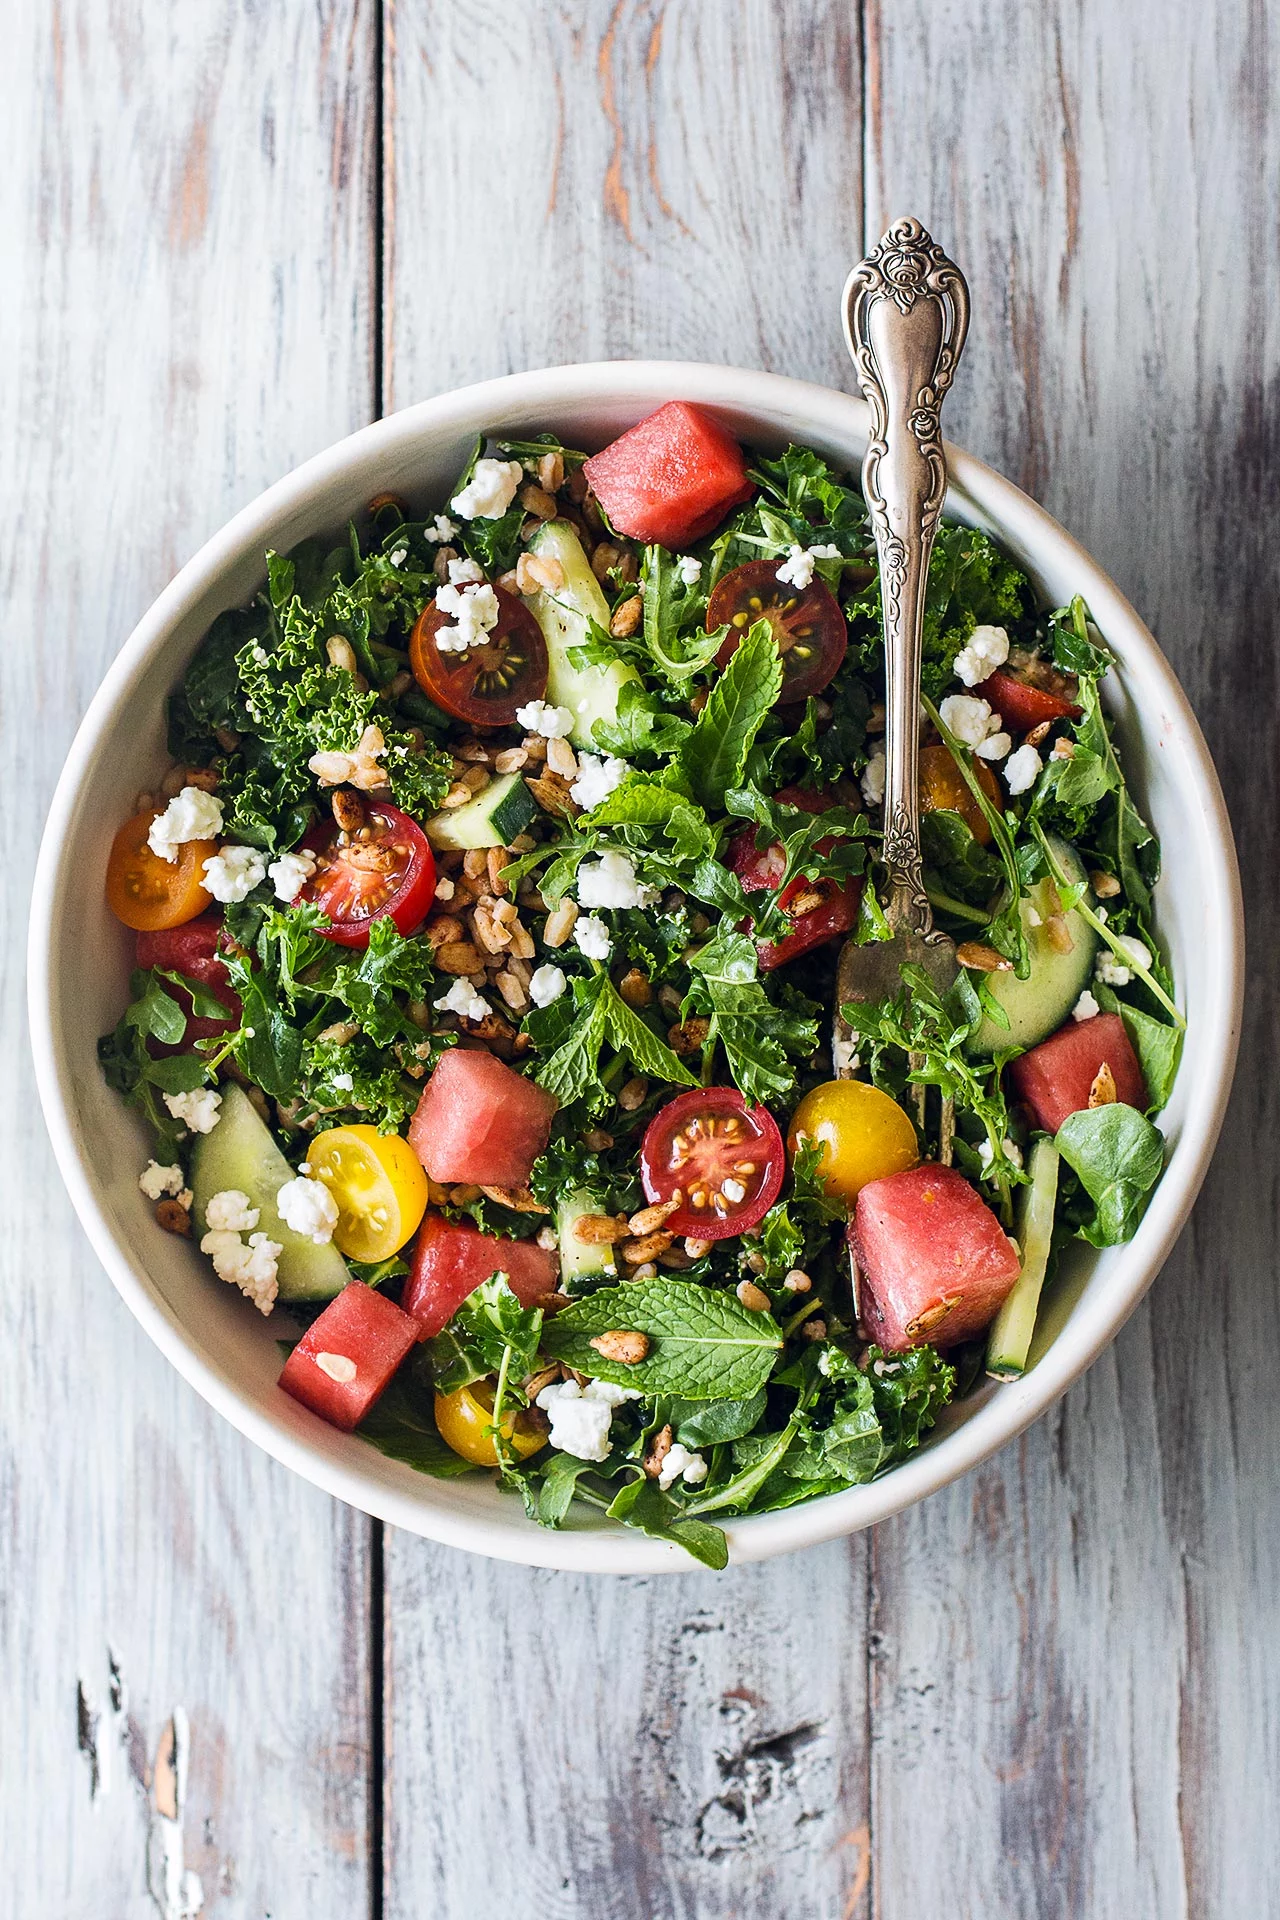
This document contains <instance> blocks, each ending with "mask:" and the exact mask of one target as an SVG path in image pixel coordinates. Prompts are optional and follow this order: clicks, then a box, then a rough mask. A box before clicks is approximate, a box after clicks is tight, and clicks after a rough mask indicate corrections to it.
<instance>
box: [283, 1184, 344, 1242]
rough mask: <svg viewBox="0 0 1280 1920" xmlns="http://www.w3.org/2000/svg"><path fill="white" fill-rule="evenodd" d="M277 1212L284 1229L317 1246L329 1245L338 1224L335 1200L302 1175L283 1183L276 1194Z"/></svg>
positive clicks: (321, 1186) (328, 1192)
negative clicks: (298, 1234) (290, 1229)
mask: <svg viewBox="0 0 1280 1920" xmlns="http://www.w3.org/2000/svg"><path fill="white" fill-rule="evenodd" d="M276 1212H277V1213H278V1214H279V1215H280V1218H281V1219H282V1220H283V1221H284V1223H285V1225H286V1227H290V1228H292V1230H293V1232H294V1233H300V1234H301V1235H302V1237H303V1239H304V1240H310V1241H311V1242H312V1243H313V1245H315V1246H317V1247H326V1246H328V1244H329V1242H330V1240H332V1238H333V1230H334V1228H335V1227H336V1226H337V1224H338V1203H337V1201H336V1200H335V1199H334V1197H333V1195H332V1194H331V1193H330V1191H329V1189H328V1187H326V1186H324V1185H323V1184H322V1182H321V1181H319V1180H313V1179H312V1178H311V1176H310V1174H308V1173H305V1172H303V1173H299V1174H298V1176H297V1178H296V1179H294V1180H286V1181H285V1183H284V1185H283V1186H282V1187H281V1188H280V1191H279V1192H278V1193H277V1194H276Z"/></svg>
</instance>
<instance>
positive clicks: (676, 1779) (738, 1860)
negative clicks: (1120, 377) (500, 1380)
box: [385, 0, 869, 1920]
mask: <svg viewBox="0 0 1280 1920" xmlns="http://www.w3.org/2000/svg"><path fill="white" fill-rule="evenodd" d="M388 52H389V65H388V70H387V87H386V98H387V103H388V123H389V124H388V136H389V147H388V151H389V155H390V156H391V157H392V165H391V171H390V173H389V176H388V184H387V193H386V197H387V205H388V209H389V226H388V234H387V260H388V274H387V285H388V295H389V304H388V311H387V323H386V338H387V389H388V395H389V403H392V404H397V405H402V404H404V403H406V402H407V401H409V400H411V399H415V398H418V397H420V396H421V395H423V394H426V393H429V392H432V391H435V390H437V389H439V388H442V387H446V386H449V385H451V384H454V383H456V382H460V381H465V380H470V379H476V378H480V377H482V376H485V375H489V374H494V373H501V372H505V371H508V370H510V369H512V368H516V367H521V366H533V365H538V364H546V363H553V362H563V361H569V360H574V359H588V358H603V357H609V356H614V355H618V356H621V355H638V356H648V355H655V356H666V357H679V356H687V357H691V358H700V359H709V360H727V361H738V362H741V363H743V364H746V365H757V366H758V365H763V366H769V367H776V368H780V369H784V370H787V371H790V372H795V373H800V374H804V375H808V376H810V377H813V378H818V379H826V380H833V381H836V382H840V381H842V380H843V379H844V377H845V370H846V365H847V363H846V361H845V358H844V350H843V347H842V345H841V343H840V338H839V332H838V324H837V318H836V315H837V307H836V298H837V294H838V290H839V286H840V283H841V281H842V279H843V276H844V273H845V271H846V270H847V266H848V258H847V256H848V255H849V254H850V253H851V251H854V250H856V240H855V235H856V233H857V229H858V220H859V209H860V161H861V132H860V119H859V101H860V86H859V77H858V71H859V70H858V35H857V16H856V11H855V10H853V9H851V8H849V7H847V6H844V5H837V4H823V5H820V6H808V5H801V4H799V0H786V3H784V4H777V3H775V0H750V3H749V4H747V5H744V6H742V7H739V8H733V9H729V8H710V7H706V6H700V5H697V4H695V0H676V4H671V5H668V6H666V7H658V6H653V5H648V4H640V5H635V6H631V5H626V6H609V5H605V4H600V3H598V0H589V4H575V5H572V6H567V7H559V8H555V9H552V8H543V9H527V10H525V11H523V12H516V11H513V10H511V9H499V10H497V11H495V10H494V9H492V8H490V7H486V6H482V5H479V4H472V3H471V0H468V3H467V4H458V0H451V3H450V4H448V5H445V4H436V5H432V6H429V7H426V8H422V9H414V10H412V12H411V11H410V10H409V9H398V10H397V11H396V12H395V14H394V15H393V16H392V24H391V30H390V32H389V35H388ZM815 234H817V235H820V236H821V241H822V244H820V245H815V244H814V236H815ZM865 1565H866V1549H865V1545H864V1544H863V1543H861V1542H854V1543H852V1544H851V1545H847V1546H838V1547H834V1548H830V1549H827V1550H824V1551H823V1552H821V1553H817V1554H813V1555H809V1556H806V1557H803V1558H801V1559H795V1560H787V1561H782V1562H778V1563H775V1564H774V1565H772V1566H768V1567H762V1568H752V1569H749V1570H744V1571H741V1572H731V1573H729V1574H727V1575H724V1576H709V1575H702V1574H696V1573H695V1574H691V1575H689V1576H685V1577H680V1578H674V1579H666V1580H657V1581H644V1580H626V1581H622V1582H606V1581H604V1580H597V1579H582V1578H573V1577H570V1576H568V1575H554V1574H543V1573H534V1572H523V1571H520V1570H518V1569H515V1568H510V1567H499V1566H491V1565H484V1564H480V1563H475V1562H471V1561H467V1560H463V1559H459V1558H458V1557H457V1556H456V1555H454V1554H451V1553H448V1552H446V1551H444V1550H441V1549H438V1548H432V1547H429V1546H426V1545H424V1544H423V1543H421V1542H420V1541H416V1540H412V1539H409V1538H407V1537H405V1536H404V1535H401V1534H398V1533H395V1532H388V1535H387V1539H386V1590H385V1591H386V1620H387V1641H386V1675H387V1688H386V1714H387V1752H388V1757H389V1764H388V1772H387V1781H386V1855H385V1876H386V1912H387V1915H388V1920H410V1916H416V1915H417V1914H419V1913H420V1912H422V1911H423V1910H424V1908H425V1907H426V1906H427V1905H428V1904H430V1905H432V1906H433V1907H434V1908H436V1909H438V1910H439V1911H441V1912H446V1913H455V1912H457V1913H462V1912H467V1911H471V1910H473V1909H476V1908H478V1909H480V1910H482V1911H486V1912H494V1911H501V1910H502V1909H503V1908H505V1907H507V1906H509V1905H512V1904H513V1903H518V1904H519V1905H520V1907H521V1908H525V1907H527V1908H528V1909H530V1910H536V1911H537V1912H539V1913H545V1914H547V1915H549V1916H551V1915H554V1916H556V1920H569V1917H570V1916H573V1917H574V1920H604V1917H605V1916H613V1915H616V1914H623V1913H626V1914H632V1913H634V1914H644V1915H645V1916H646V1920H649V1917H650V1916H652V1920H668V1916H670V1920H676V1917H677V1916H679V1917H680V1920H684V1917H685V1916H690V1917H692V1916H695V1915H696V1916H703V1915H707V1914H711V1913H723V1914H736V1913H743V1914H746V1913H770V1914H777V1915H779V1916H780V1917H782V1920H809V1917H810V1916H813V1920H818V1916H822V1920H829V1916H832V1915H837V1914H844V1915H845V1916H847V1920H861V1916H863V1915H864V1914H866V1913H867V1912H868V1910H869V1909H868V1905H867V1885H868V1875H869V1849H868V1840H867V1833H866V1801H865V1783H866V1772H865V1754H866V1728H865V1719H864V1678H865V1661H866V1650H865V1644H864V1617H865Z"/></svg>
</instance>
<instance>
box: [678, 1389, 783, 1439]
mask: <svg viewBox="0 0 1280 1920" xmlns="http://www.w3.org/2000/svg"><path fill="white" fill-rule="evenodd" d="M765 1400H766V1394H765V1389H764V1388H763V1387H760V1388H759V1389H758V1390H757V1391H756V1392H755V1393H753V1394H750V1395H748V1397H747V1398H746V1399H744V1400H684V1399H681V1398H679V1397H678V1396H677V1397H676V1398H674V1399H673V1400H672V1401H671V1403H670V1405H669V1407H668V1409H667V1418H668V1419H669V1420H670V1422H671V1424H672V1426H673V1427H674V1428H675V1430H676V1439H677V1440H679V1441H680V1442H681V1444H682V1445H683V1446H686V1447H717V1446H722V1445H723V1444H724V1443H725V1442H727V1441H729V1440H741V1439H742V1438H743V1436H744V1435H745V1434H748V1433H750V1432H751V1431H752V1429H753V1428H754V1427H756V1426H758V1425H759V1423H760V1418H761V1416H762V1414H763V1413H764V1409H765Z"/></svg>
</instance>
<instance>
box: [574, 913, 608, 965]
mask: <svg viewBox="0 0 1280 1920" xmlns="http://www.w3.org/2000/svg"><path fill="white" fill-rule="evenodd" d="M573 938H574V942H575V944H576V945H577V948H578V951H579V953H584V954H585V955H586V957H587V959H588V960H607V959H608V958H609V955H610V954H611V953H612V952H613V938H612V936H611V934H610V932H609V929H608V927H607V926H606V925H605V923H604V921H603V920H602V919H601V918H600V916H599V914H595V913H584V914H580V915H579V916H578V918H577V920H575V922H574V926H573Z"/></svg>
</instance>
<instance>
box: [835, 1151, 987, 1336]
mask: <svg viewBox="0 0 1280 1920" xmlns="http://www.w3.org/2000/svg"><path fill="white" fill-rule="evenodd" d="M849 1244H850V1246H851V1247H852V1249H853V1253H854V1257H855V1259H856V1260H857V1263H858V1267H859V1270H860V1272H861V1276H862V1291H861V1301H860V1306H861V1317H862V1320H863V1322H864V1324H865V1326H866V1328H867V1332H868V1334H869V1336H870V1338H871V1339H872V1340H874V1341H876V1342H877V1344H878V1345H880V1346H882V1347H885V1348H887V1349H888V1350H889V1351H890V1352H892V1353H905V1352H906V1350H907V1349H908V1348H909V1347H919V1346H924V1345H926V1344H928V1345H929V1346H934V1347H953V1346H955V1345H956V1343H957V1342H958V1341H961V1340H969V1339H972V1337H973V1335H974V1334H976V1333H981V1332H982V1331H983V1329H984V1328H985V1327H988V1326H989V1325H990V1324H991V1322H992V1321H993V1320H994V1319H995V1317H996V1314H997V1313H998V1312H999V1311H1000V1308H1001V1307H1002V1306H1003V1305H1004V1300H1005V1295H1006V1294H1007V1293H1008V1292H1009V1289H1010V1288H1011V1287H1012V1285H1013V1283H1014V1281H1015V1280H1016V1279H1017V1277H1018V1270H1019V1265H1020V1262H1019V1259H1018V1255H1017V1254H1016V1253H1015V1251H1014V1249H1013V1245H1012V1243H1011V1242H1010V1240H1009V1239H1008V1236H1007V1235H1006V1234H1005V1231H1004V1229H1003V1227H1002V1226H1001V1225H1000V1222H999V1221H998V1220H997V1219H996V1216H995V1214H994V1213H992V1211H991V1209H990V1207H989V1206H988V1205H987V1204H986V1201H985V1200H983V1199H982V1198H981V1197H980V1196H979V1195H978V1194H977V1193H976V1192H975V1191H974V1189H973V1188H972V1187H971V1186H970V1185H969V1182H968V1181H967V1180H966V1179H965V1178H964V1176H963V1174H960V1173H957V1172H956V1170H955V1168H954V1167H938V1166H923V1167H911V1168H910V1169H909V1170H908V1171H907V1172H905V1173H891V1174H889V1175H887V1176H886V1178H885V1179H883V1180H872V1181H870V1182H869V1183H868V1184H867V1185H866V1186H865V1187H863V1189H862V1191H861V1193H860V1194H859V1195H858V1200H857V1205H856V1207H855V1209H854V1215H853V1219H852V1220H851V1221H850V1222H849Z"/></svg>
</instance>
